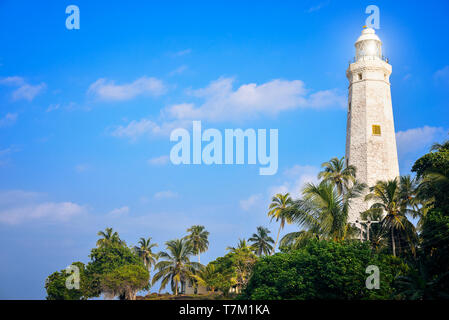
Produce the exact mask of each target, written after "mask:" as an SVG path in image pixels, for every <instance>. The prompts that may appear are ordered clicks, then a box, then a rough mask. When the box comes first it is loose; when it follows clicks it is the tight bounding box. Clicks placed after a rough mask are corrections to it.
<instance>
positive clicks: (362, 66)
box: [346, 59, 399, 221]
mask: <svg viewBox="0 0 449 320" xmlns="http://www.w3.org/2000/svg"><path fill="white" fill-rule="evenodd" d="M390 74H391V65H389V64H388V63H386V62H384V61H382V60H380V59H378V60H360V61H357V62H355V63H352V64H350V65H349V68H348V70H347V71H346V76H347V78H348V80H349V99H348V120H347V121H348V122H347V133H346V159H347V161H348V164H350V165H354V166H355V167H356V168H357V179H358V180H359V181H360V182H364V183H366V184H367V185H368V186H369V187H371V186H373V185H374V184H375V183H376V181H378V180H388V179H393V178H395V177H397V176H399V166H398V158H397V150H396V138H395V131H394V119H393V108H392V104H391V93H390V82H389V76H390ZM360 76H361V79H360ZM373 125H380V128H381V134H380V135H373V132H372V126H373ZM363 198H364V196H362V197H360V198H359V199H355V200H354V201H353V202H352V203H351V210H350V216H349V220H350V221H355V220H356V219H359V217H360V212H362V211H365V210H367V209H368V208H369V206H370V204H369V203H366V202H365V201H364V200H363Z"/></svg>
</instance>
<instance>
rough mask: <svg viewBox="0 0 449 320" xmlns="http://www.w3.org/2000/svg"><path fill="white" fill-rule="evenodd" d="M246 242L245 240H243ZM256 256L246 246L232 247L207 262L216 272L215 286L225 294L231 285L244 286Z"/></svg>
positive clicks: (249, 276) (240, 287)
mask: <svg viewBox="0 0 449 320" xmlns="http://www.w3.org/2000/svg"><path fill="white" fill-rule="evenodd" d="M245 244H246V242H245ZM256 261H257V256H256V255H255V254H254V253H253V252H252V250H251V248H250V247H248V246H241V247H240V248H234V250H233V251H231V252H230V253H228V254H226V255H225V256H224V257H219V258H217V259H216V260H214V261H212V262H210V263H209V265H213V266H214V269H215V273H216V280H215V282H214V283H215V288H216V289H218V290H220V291H221V292H223V294H225V295H227V294H228V293H229V289H230V288H231V287H234V286H236V287H237V288H239V289H242V288H244V287H245V286H246V285H247V283H248V281H249V279H250V278H251V274H252V269H253V267H254V264H255V263H256Z"/></svg>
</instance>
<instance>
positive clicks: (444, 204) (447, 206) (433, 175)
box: [412, 141, 449, 212]
mask: <svg viewBox="0 0 449 320" xmlns="http://www.w3.org/2000/svg"><path fill="white" fill-rule="evenodd" d="M412 171H413V172H416V175H417V177H418V178H420V179H422V183H421V184H420V186H419V188H418V197H419V198H421V199H425V200H429V201H430V203H429V204H428V205H429V206H431V207H435V208H438V209H441V210H442V211H444V212H449V197H448V194H449V142H448V141H446V142H445V143H443V144H436V145H434V148H433V149H432V152H430V153H427V154H425V155H424V156H422V157H421V158H419V159H418V160H416V162H415V164H414V165H413V167H412Z"/></svg>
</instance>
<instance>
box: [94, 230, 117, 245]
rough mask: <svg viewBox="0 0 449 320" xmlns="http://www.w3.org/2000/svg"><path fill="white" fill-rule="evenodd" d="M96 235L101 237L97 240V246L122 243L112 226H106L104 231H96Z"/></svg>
mask: <svg viewBox="0 0 449 320" xmlns="http://www.w3.org/2000/svg"><path fill="white" fill-rule="evenodd" d="M98 235H99V236H100V237H102V238H100V239H98V240H97V247H105V246H108V245H114V244H123V241H122V240H121V239H120V237H119V235H118V233H117V232H114V231H113V230H112V228H106V229H105V231H98Z"/></svg>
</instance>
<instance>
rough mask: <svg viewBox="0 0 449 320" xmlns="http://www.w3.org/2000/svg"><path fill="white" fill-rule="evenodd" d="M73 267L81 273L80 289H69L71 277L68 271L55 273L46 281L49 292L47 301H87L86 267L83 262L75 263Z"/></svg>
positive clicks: (46, 288)
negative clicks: (67, 283) (68, 281)
mask: <svg viewBox="0 0 449 320" xmlns="http://www.w3.org/2000/svg"><path fill="white" fill-rule="evenodd" d="M72 265H74V266H77V267H78V269H79V271H80V283H79V286H80V287H79V289H75V288H73V289H68V288H67V286H66V281H67V280H68V277H69V276H70V275H71V274H70V273H67V271H66V270H65V269H64V270H61V271H59V272H58V271H56V272H53V273H52V274H51V275H50V276H48V278H47V279H46V280H45V290H46V291H47V297H46V299H47V300H81V299H86V294H85V286H86V276H85V267H84V264H83V263H82V262H74V263H72Z"/></svg>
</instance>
